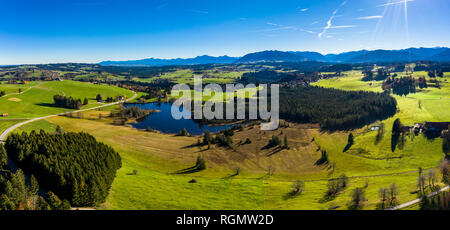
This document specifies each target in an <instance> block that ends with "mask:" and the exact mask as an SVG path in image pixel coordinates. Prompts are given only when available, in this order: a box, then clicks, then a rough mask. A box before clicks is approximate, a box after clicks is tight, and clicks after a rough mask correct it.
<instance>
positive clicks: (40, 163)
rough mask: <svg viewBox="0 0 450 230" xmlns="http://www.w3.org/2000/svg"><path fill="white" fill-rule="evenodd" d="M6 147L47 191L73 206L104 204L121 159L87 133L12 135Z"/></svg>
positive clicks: (15, 159)
mask: <svg viewBox="0 0 450 230" xmlns="http://www.w3.org/2000/svg"><path fill="white" fill-rule="evenodd" d="M5 148H6V151H7V153H8V155H9V156H10V157H11V158H12V159H13V160H14V161H15V162H16V163H17V165H18V166H19V167H20V168H22V169H24V170H25V171H26V172H28V173H30V174H32V175H34V176H35V177H36V179H37V180H38V181H39V183H40V184H41V185H42V187H43V188H44V189H45V190H48V191H53V192H54V193H55V194H56V195H57V196H59V197H60V198H61V199H67V200H68V201H69V202H70V203H71V204H72V205H73V206H81V207H89V206H95V205H97V204H99V203H101V202H104V201H105V199H106V196H107V195H108V192H109V188H110V186H111V183H112V182H113V180H114V178H115V175H116V171H117V170H118V169H119V168H120V167H121V158H120V156H119V154H118V153H117V152H115V151H114V149H112V148H111V147H109V146H107V145H105V144H103V143H100V142H97V141H96V140H95V138H94V137H93V136H91V135H89V134H86V133H63V134H61V133H58V134H49V133H46V132H44V131H40V132H39V133H37V132H35V131H32V132H31V133H30V134H27V133H22V134H11V136H10V137H8V139H7V141H6V143H5Z"/></svg>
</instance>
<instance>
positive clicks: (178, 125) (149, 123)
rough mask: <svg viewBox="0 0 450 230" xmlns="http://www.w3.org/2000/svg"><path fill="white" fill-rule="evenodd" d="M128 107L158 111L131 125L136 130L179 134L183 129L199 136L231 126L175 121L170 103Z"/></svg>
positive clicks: (184, 120)
mask: <svg viewBox="0 0 450 230" xmlns="http://www.w3.org/2000/svg"><path fill="white" fill-rule="evenodd" d="M129 106H135V107H140V108H142V109H151V110H159V111H161V112H159V113H152V114H150V115H148V116H147V117H146V118H145V120H143V121H141V122H139V123H132V124H131V125H132V126H133V127H134V128H137V129H146V128H147V127H150V128H151V129H154V130H158V131H160V132H163V133H170V134H176V133H179V132H180V131H181V130H182V129H183V128H185V129H186V130H187V131H188V133H189V134H192V135H201V134H203V133H205V132H206V131H207V130H209V131H210V132H212V133H215V132H220V131H222V130H226V129H229V128H231V127H232V125H222V126H209V125H202V126H200V125H199V124H198V123H196V122H194V120H190V119H189V120H186V119H181V120H175V119H174V118H173V117H172V104H171V103H161V104H159V103H148V104H129V105H127V107H129Z"/></svg>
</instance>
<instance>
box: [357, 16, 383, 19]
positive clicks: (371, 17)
mask: <svg viewBox="0 0 450 230" xmlns="http://www.w3.org/2000/svg"><path fill="white" fill-rule="evenodd" d="M382 17H383V15H375V16H367V17H360V18H356V19H359V20H371V19H380V18H382Z"/></svg>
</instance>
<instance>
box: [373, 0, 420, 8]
mask: <svg viewBox="0 0 450 230" xmlns="http://www.w3.org/2000/svg"><path fill="white" fill-rule="evenodd" d="M414 1H415V0H402V1H399V2H391V1H389V2H388V3H386V4H382V5H378V6H377V7H383V6H391V5H397V4H403V3H405V4H406V3H408V2H414Z"/></svg>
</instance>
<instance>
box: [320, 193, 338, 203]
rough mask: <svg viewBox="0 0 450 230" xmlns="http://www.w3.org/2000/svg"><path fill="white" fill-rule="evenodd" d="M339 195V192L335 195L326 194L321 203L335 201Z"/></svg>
mask: <svg viewBox="0 0 450 230" xmlns="http://www.w3.org/2000/svg"><path fill="white" fill-rule="evenodd" d="M337 196H338V194H333V195H327V194H325V195H324V196H323V197H322V198H321V199H320V200H319V203H321V204H323V203H328V202H330V201H333V200H334V199H336V197H337Z"/></svg>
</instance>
